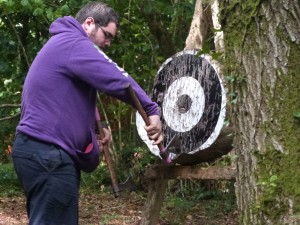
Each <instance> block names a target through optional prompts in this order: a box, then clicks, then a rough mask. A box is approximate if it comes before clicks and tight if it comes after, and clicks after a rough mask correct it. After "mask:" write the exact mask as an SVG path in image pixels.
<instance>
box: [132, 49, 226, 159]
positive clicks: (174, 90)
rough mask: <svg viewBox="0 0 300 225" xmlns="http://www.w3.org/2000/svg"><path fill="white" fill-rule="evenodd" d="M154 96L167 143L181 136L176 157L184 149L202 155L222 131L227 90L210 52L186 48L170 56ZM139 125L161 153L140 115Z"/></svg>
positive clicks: (152, 147) (153, 151)
mask: <svg viewBox="0 0 300 225" xmlns="http://www.w3.org/2000/svg"><path fill="white" fill-rule="evenodd" d="M151 98H152V100H153V101H154V102H156V103H157V104H158V106H159V108H160V112H161V120H162V124H163V133H164V144H165V145H166V144H167V143H168V142H169V141H170V140H171V139H172V137H174V135H175V134H176V136H177V138H178V140H177V142H176V144H177V146H176V148H174V149H176V150H174V152H173V159H176V158H177V157H178V156H179V155H180V154H182V153H184V154H198V155H199V152H201V151H203V150H205V149H207V148H208V147H209V146H210V145H211V144H213V143H214V141H215V140H216V138H217V137H218V135H219V134H220V131H221V129H222V127H223V124H224V119H225V113H226V94H225V90H224V87H223V84H222V80H221V79H220V77H219V75H218V73H217V66H216V65H215V63H213V62H212V60H211V59H210V58H209V57H208V56H204V55H201V56H198V55H197V52H196V51H182V52H179V53H177V54H176V55H174V56H173V57H171V58H169V59H167V60H166V61H165V62H164V63H163V65H162V66H161V68H160V69H159V71H158V73H157V76H156V79H155V81H154V86H153V89H152V94H151ZM137 127H138V133H139V135H140V136H141V138H142V139H143V141H144V142H145V143H146V144H147V146H148V147H149V149H150V151H151V152H152V153H153V154H155V155H157V156H158V155H159V150H158V148H156V147H155V146H153V145H152V144H151V141H150V140H149V139H148V138H147V135H146V132H145V131H144V123H143V121H142V118H141V117H140V116H139V115H137ZM206 154H207V153H206ZM204 161H205V160H204Z"/></svg>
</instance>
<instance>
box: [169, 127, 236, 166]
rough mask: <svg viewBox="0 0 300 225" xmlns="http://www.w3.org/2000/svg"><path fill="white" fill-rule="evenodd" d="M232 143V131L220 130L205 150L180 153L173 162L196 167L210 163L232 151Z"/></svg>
mask: <svg viewBox="0 0 300 225" xmlns="http://www.w3.org/2000/svg"><path fill="white" fill-rule="evenodd" d="M232 143H233V129H232V128H231V127H225V128H223V129H222V131H221V133H220V135H219V137H218V138H217V140H216V141H215V142H214V143H213V144H212V145H211V146H209V147H208V148H207V149H203V150H201V151H198V152H196V153H194V154H188V153H181V154H179V155H178V157H177V158H175V159H174V160H173V162H174V163H178V164H181V165H196V164H199V163H201V162H211V161H213V160H215V159H217V158H220V157H221V156H223V155H226V154H227V153H229V152H230V151H231V150H232V149H233V147H232ZM179 147H180V146H179Z"/></svg>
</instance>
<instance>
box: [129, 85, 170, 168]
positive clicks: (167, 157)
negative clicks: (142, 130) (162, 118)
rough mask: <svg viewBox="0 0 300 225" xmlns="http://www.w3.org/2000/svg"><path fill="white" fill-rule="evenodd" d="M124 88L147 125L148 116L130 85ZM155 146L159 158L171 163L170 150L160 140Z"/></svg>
mask: <svg viewBox="0 0 300 225" xmlns="http://www.w3.org/2000/svg"><path fill="white" fill-rule="evenodd" d="M126 89H127V91H128V93H129V94H130V97H131V99H132V101H133V104H134V106H135V108H136V109H137V111H138V112H139V114H140V115H141V116H142V118H143V120H144V122H145V124H146V125H147V126H149V125H150V121H149V118H148V116H147V114H146V112H145V110H144V109H143V107H142V105H141V103H140V101H139V99H138V98H137V96H136V94H135V92H134V90H133V89H132V87H131V85H130V84H128V86H127V87H126ZM174 139H175V136H174V137H173V138H172V140H171V142H173V140H174ZM168 146H170V144H168ZM157 147H158V148H159V154H160V156H161V158H162V159H163V160H164V161H165V162H166V163H168V164H169V163H171V162H172V159H171V155H170V152H169V151H167V148H164V146H163V144H162V142H161V143H159V144H158V145H157Z"/></svg>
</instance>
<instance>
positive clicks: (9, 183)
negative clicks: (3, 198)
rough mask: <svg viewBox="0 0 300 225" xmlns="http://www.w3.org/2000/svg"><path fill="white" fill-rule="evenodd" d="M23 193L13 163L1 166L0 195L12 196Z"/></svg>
mask: <svg viewBox="0 0 300 225" xmlns="http://www.w3.org/2000/svg"><path fill="white" fill-rule="evenodd" d="M21 191H22V189H21V185H20V182H19V180H18V178H17V175H16V173H15V171H14V168H13V165H12V163H7V164H0V195H9V196H11V195H15V194H16V193H19V192H21Z"/></svg>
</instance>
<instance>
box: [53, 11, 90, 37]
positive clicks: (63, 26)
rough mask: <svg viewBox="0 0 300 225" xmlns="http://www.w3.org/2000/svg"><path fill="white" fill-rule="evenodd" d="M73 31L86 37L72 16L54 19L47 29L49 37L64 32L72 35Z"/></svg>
mask: <svg viewBox="0 0 300 225" xmlns="http://www.w3.org/2000/svg"><path fill="white" fill-rule="evenodd" d="M74 28H75V29H74ZM74 31H75V32H76V31H77V32H78V33H81V34H82V35H84V36H86V37H87V34H86V32H85V31H84V30H83V28H82V26H81V24H80V23H79V22H78V21H77V20H76V19H75V18H73V17H72V16H64V17H62V18H58V19H56V20H55V21H54V22H53V23H52V24H51V26H50V28H49V32H50V34H51V36H53V35H56V34H60V33H64V32H72V33H74Z"/></svg>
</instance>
